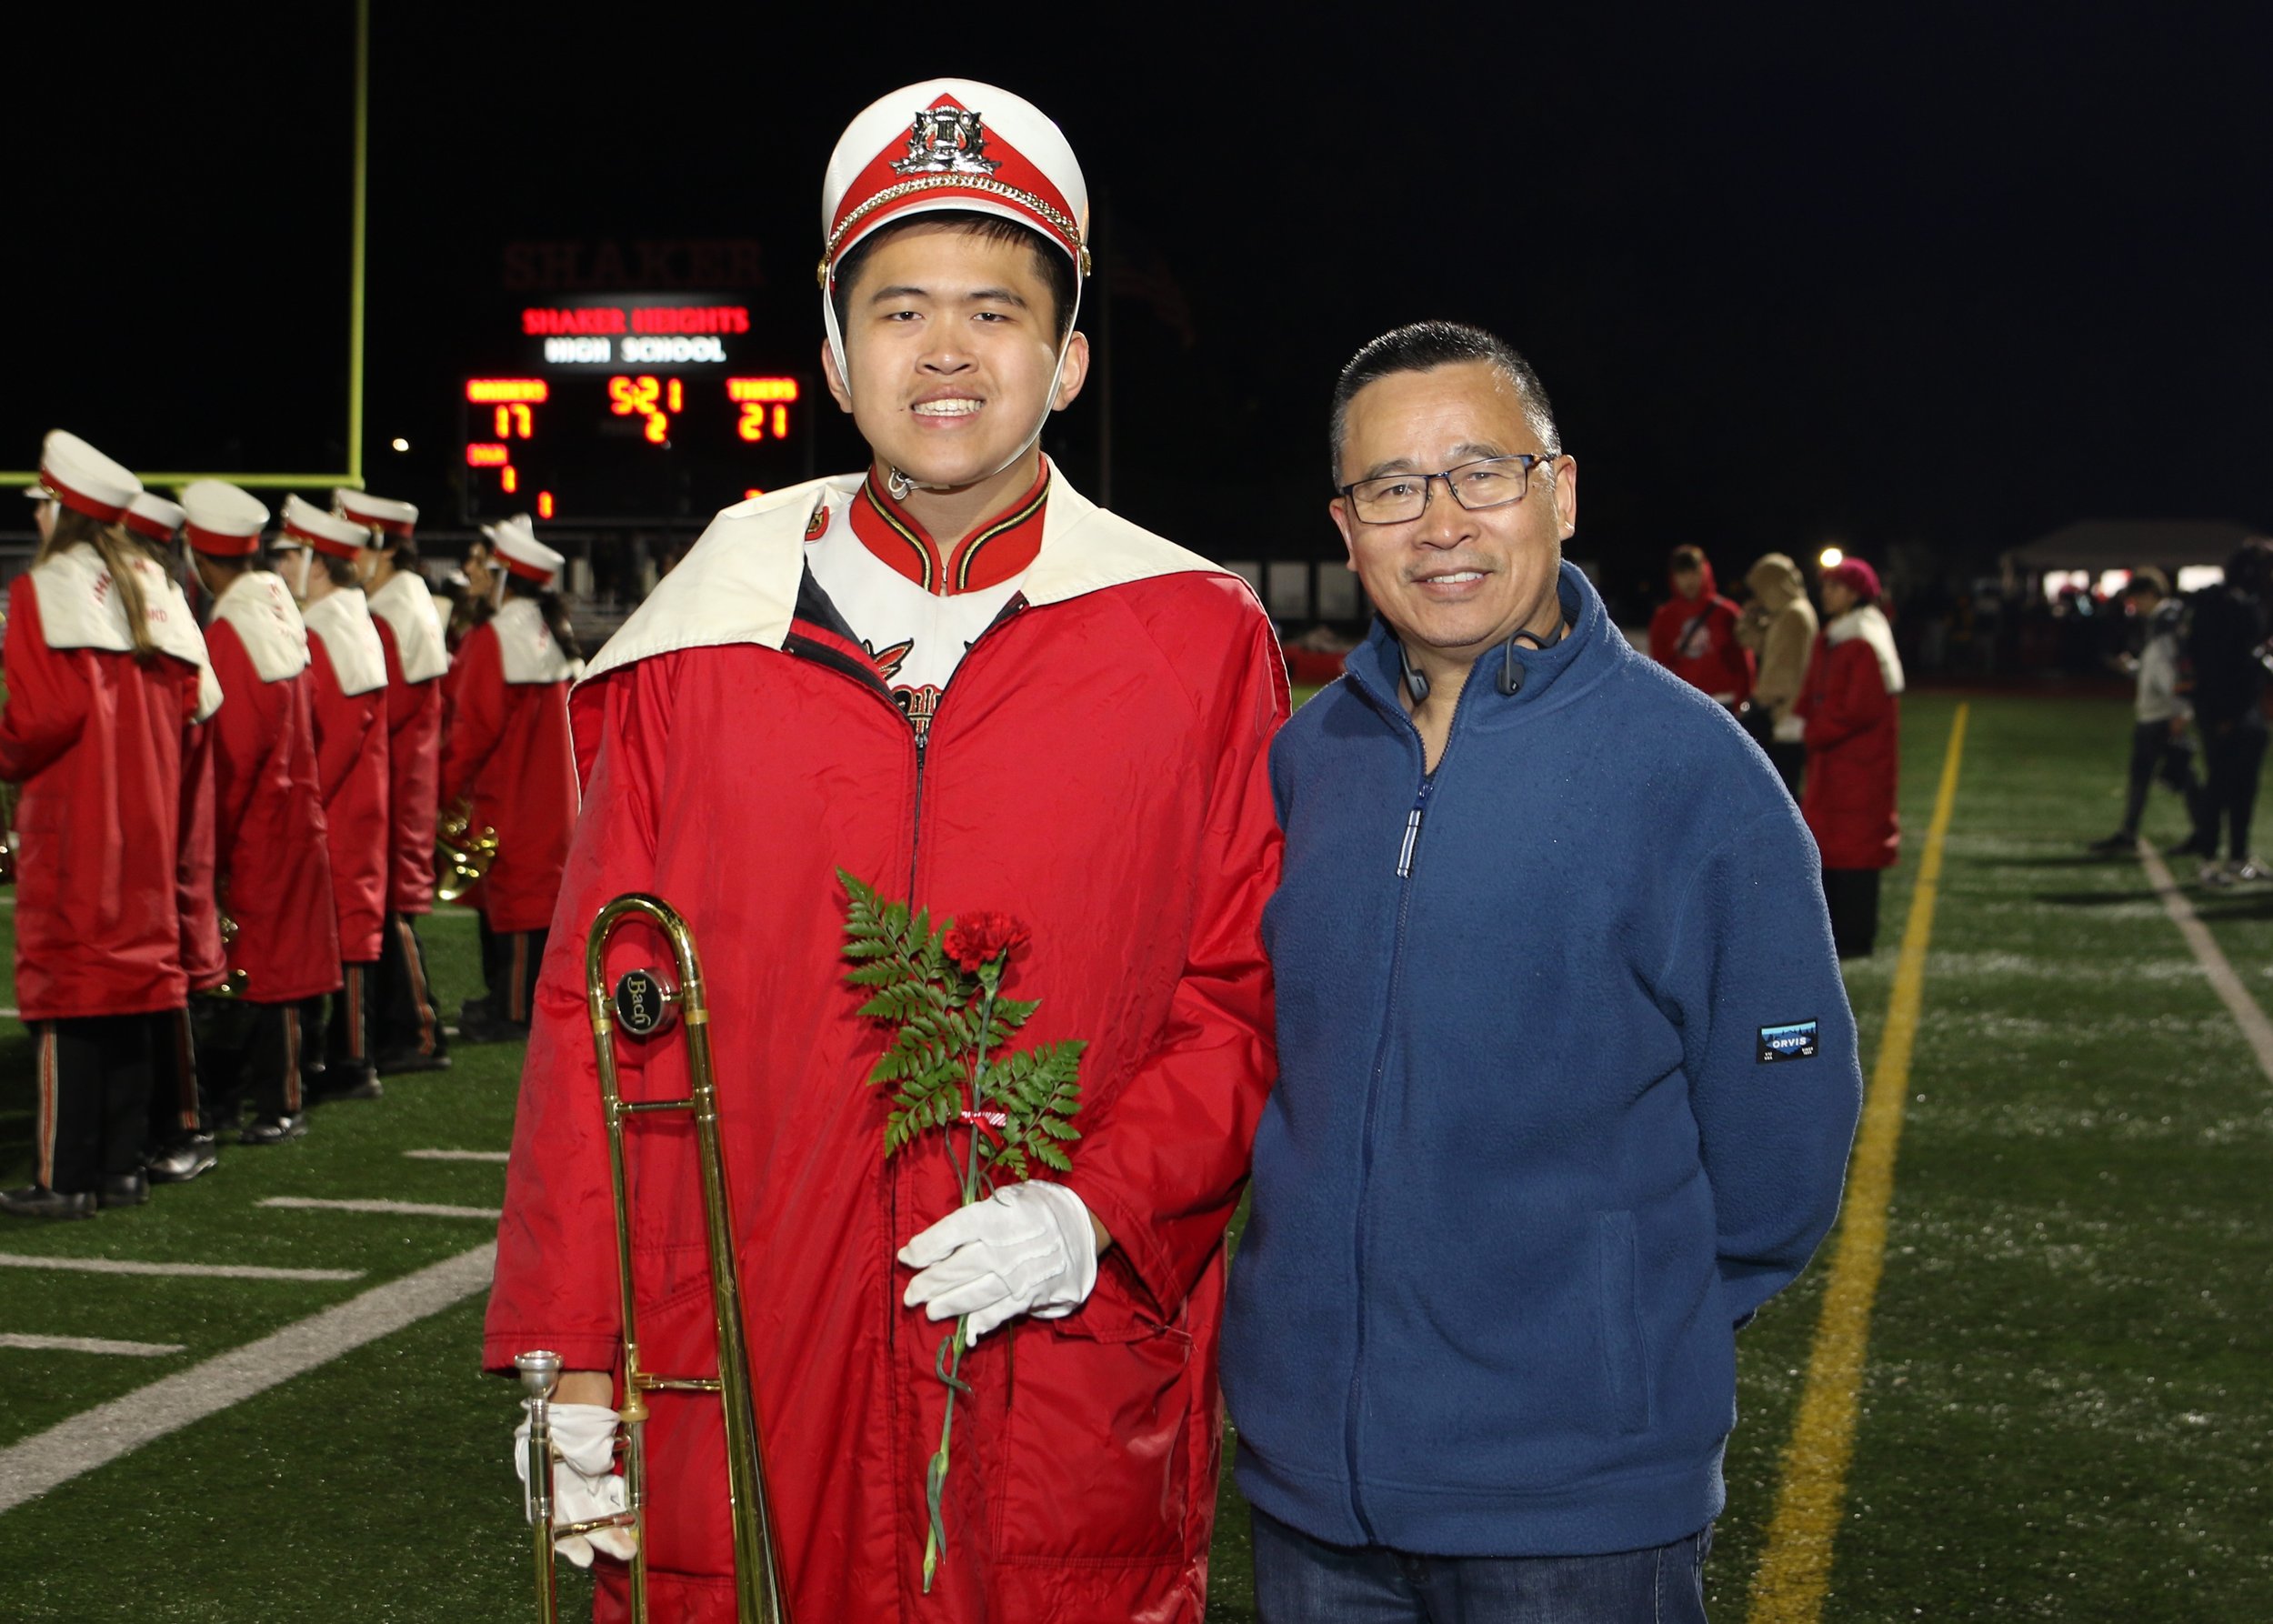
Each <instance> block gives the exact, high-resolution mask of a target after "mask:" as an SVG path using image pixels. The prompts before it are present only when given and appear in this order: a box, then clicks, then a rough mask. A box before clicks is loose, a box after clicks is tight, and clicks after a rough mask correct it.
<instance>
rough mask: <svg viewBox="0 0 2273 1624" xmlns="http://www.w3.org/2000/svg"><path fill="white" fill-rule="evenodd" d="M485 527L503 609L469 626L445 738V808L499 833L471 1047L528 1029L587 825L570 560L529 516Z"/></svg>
mask: <svg viewBox="0 0 2273 1624" xmlns="http://www.w3.org/2000/svg"><path fill="white" fill-rule="evenodd" d="M482 534H483V535H485V536H487V537H489V543H490V547H491V549H492V551H493V553H494V554H495V559H496V562H495V564H494V565H493V566H492V568H493V577H494V587H493V592H492V598H491V602H492V606H493V608H494V609H495V613H493V614H492V615H491V616H490V617H489V618H488V619H487V620H486V621H484V622H483V623H482V624H481V625H479V626H477V627H475V628H474V629H473V631H472V632H470V633H468V634H467V636H466V641H465V642H464V643H463V644H461V645H459V647H458V651H457V658H456V660H455V661H454V662H453V663H452V665H451V667H450V676H449V682H448V688H447V695H448V702H449V719H448V727H447V730H446V735H445V737H444V740H443V746H442V805H443V807H444V808H445V810H447V809H449V808H451V807H460V806H463V807H466V808H468V809H469V813H470V818H471V823H470V827H472V828H473V829H475V830H476V831H478V830H481V829H494V830H496V835H497V856H496V860H495V861H494V862H492V863H491V864H490V867H489V872H488V874H487V875H486V877H484V878H483V880H482V882H481V884H480V885H479V886H478V887H476V889H475V891H474V893H473V894H472V895H471V896H470V897H468V898H467V900H468V901H473V902H475V903H476V906H478V907H479V908H480V909H481V941H482V976H483V979H484V981H485V982H486V984H487V988H488V990H487V991H486V992H485V993H484V994H483V995H482V996H481V997H475V998H468V999H466V1003H465V1006H464V1007H463V1008H462V1009H461V1010H460V1012H459V1015H458V1036H459V1038H460V1039H461V1040H462V1041H464V1042H466V1043H494V1042H499V1041H503V1040H506V1039H510V1038H526V1036H528V1029H529V1000H530V997H531V995H532V994H533V993H534V991H535V989H536V967H537V965H538V963H539V962H540V961H541V960H542V959H543V958H544V956H545V937H546V927H548V926H550V925H551V923H552V918H553V904H554V902H555V900H556V898H557V897H559V895H560V873H561V867H562V865H563V864H564V863H566V861H567V858H568V838H569V836H570V834H571V832H572V831H573V830H574V829H575V827H576V754H575V751H574V750H573V748H572V747H571V746H570V744H569V740H568V685H569V683H570V682H572V681H574V680H575V679H576V676H577V674H578V673H579V672H580V671H582V670H583V668H584V667H583V661H582V659H581V657H580V656H581V651H580V650H579V649H578V648H577V647H576V633H575V631H574V630H573V629H571V627H569V624H568V616H567V612H566V610H565V609H564V608H563V607H562V606H561V602H560V596H559V594H558V592H557V590H556V583H557V582H558V580H559V578H560V572H561V569H562V566H565V565H566V563H567V560H566V559H565V558H563V557H562V556H560V555H559V554H558V553H556V552H555V551H554V550H553V549H552V548H550V547H548V546H546V545H545V544H544V543H543V542H541V541H539V540H537V539H536V531H535V530H534V529H533V528H532V527H531V526H530V525H529V521H528V520H527V518H526V517H525V516H515V517H513V518H509V519H506V520H505V521H503V522H502V523H499V524H496V525H486V526H483V528H482Z"/></svg>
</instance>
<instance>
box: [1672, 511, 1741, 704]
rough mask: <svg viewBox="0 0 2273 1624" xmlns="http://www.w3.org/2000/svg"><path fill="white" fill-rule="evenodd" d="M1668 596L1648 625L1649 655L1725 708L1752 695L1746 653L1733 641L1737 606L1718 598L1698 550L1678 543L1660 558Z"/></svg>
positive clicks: (1709, 568) (1710, 570)
mask: <svg viewBox="0 0 2273 1624" xmlns="http://www.w3.org/2000/svg"><path fill="white" fill-rule="evenodd" d="M1666 567H1667V572H1668V578H1669V579H1670V581H1671V583H1672V586H1673V596H1672V597H1670V598H1669V599H1667V601H1666V602H1665V603H1663V604H1660V605H1659V606H1657V615H1656V616H1655V617H1653V618H1652V619H1651V620H1650V623H1649V657H1650V658H1651V659H1653V660H1656V661H1657V663H1658V664H1659V665H1661V666H1663V667H1667V669H1668V670H1670V671H1671V672H1672V673H1673V674H1674V675H1675V676H1676V677H1679V678H1680V679H1681V680H1682V681H1683V682H1686V683H1687V684H1688V685H1689V686H1690V687H1693V688H1701V689H1703V690H1704V691H1705V692H1706V693H1707V694H1710V695H1711V696H1712V697H1714V698H1716V699H1717V700H1719V701H1720V703H1721V704H1723V705H1725V706H1727V707H1728V708H1729V709H1730V710H1732V711H1733V710H1737V709H1739V708H1740V707H1742V706H1743V705H1744V702H1745V701H1746V700H1747V698H1749V697H1751V694H1752V656H1751V654H1750V653H1749V652H1748V651H1747V649H1746V648H1745V647H1744V645H1743V644H1742V643H1740V642H1738V641H1737V606H1736V605H1735V604H1733V603H1730V602H1729V601H1728V600H1727V598H1725V597H1723V596H1720V594H1719V592H1718V591H1717V589H1716V588H1715V586H1714V583H1713V566H1712V564H1711V563H1710V561H1708V560H1707V558H1706V556H1705V554H1704V551H1703V549H1702V548H1698V547H1691V546H1679V547H1676V548H1674V549H1673V552H1672V554H1671V555H1670V556H1668V557H1667V560H1666Z"/></svg>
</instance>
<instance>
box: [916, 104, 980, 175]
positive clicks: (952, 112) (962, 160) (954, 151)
mask: <svg viewBox="0 0 2273 1624" xmlns="http://www.w3.org/2000/svg"><path fill="white" fill-rule="evenodd" d="M1001 167H1002V165H1000V164H999V163H997V162H996V160H994V159H993V158H990V157H988V156H986V127H985V125H984V123H983V121H982V118H981V115H978V114H976V113H970V112H966V111H965V110H964V109H963V108H961V107H956V106H953V105H949V106H942V107H928V108H926V109H925V110H923V111H922V112H919V113H917V114H916V119H915V122H914V123H913V124H912V125H909V126H908V132H907V155H906V157H904V158H897V159H895V160H894V161H893V164H892V173H893V174H895V175H992V174H994V172H995V171H996V170H997V169H999V168H1001Z"/></svg>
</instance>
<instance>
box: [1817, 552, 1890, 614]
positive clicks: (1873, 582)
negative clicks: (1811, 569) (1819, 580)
mask: <svg viewBox="0 0 2273 1624" xmlns="http://www.w3.org/2000/svg"><path fill="white" fill-rule="evenodd" d="M1834 581H1837V582H1838V583H1839V585H1840V586H1844V587H1846V588H1847V590H1848V591H1849V592H1852V593H1853V594H1854V595H1855V596H1856V597H1857V598H1858V599H1860V600H1861V601H1862V602H1864V603H1869V602H1871V601H1872V600H1874V599H1875V598H1877V596H1878V572H1877V570H1875V569H1873V568H1871V567H1870V566H1869V565H1867V564H1866V563H1864V562H1863V561H1862V560H1861V559H1860V558H1842V559H1841V560H1840V561H1839V562H1838V563H1837V564H1834V565H1833V566H1831V567H1830V568H1828V569H1827V570H1825V571H1824V572H1823V584H1824V585H1825V586H1829V585H1830V584H1831V583H1832V582H1834Z"/></svg>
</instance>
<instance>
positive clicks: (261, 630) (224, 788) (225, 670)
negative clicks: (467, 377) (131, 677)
mask: <svg viewBox="0 0 2273 1624" xmlns="http://www.w3.org/2000/svg"><path fill="white" fill-rule="evenodd" d="M182 506H183V507H184V508H185V509H186V510H187V512H188V515H189V519H188V524H187V526H186V530H187V535H188V536H189V545H190V550H191V553H192V555H193V557H194V559H195V564H196V566H197V577H198V579H199V581H201V582H202V583H203V584H204V586H205V591H206V592H207V593H208V594H209V595H210V596H212V598H213V600H214V604H213V614H212V617H211V619H210V620H209V621H208V623H207V625H206V627H205V643H206V647H208V648H209V649H210V650H211V652H212V657H213V669H214V675H215V676H216V677H219V678H220V679H221V691H222V693H223V695H224V696H225V703H224V704H223V705H222V707H221V713H220V715H219V716H218V717H216V718H215V723H216V725H215V730H214V849H215V889H216V893H217V896H218V897H219V901H220V907H221V912H222V915H223V916H224V917H225V918H226V919H228V920H229V921H230V922H231V924H232V925H233V926H234V931H233V932H231V933H227V934H228V959H229V972H230V974H229V983H228V986H229V988H230V989H231V990H232V991H234V993H235V997H234V998H233V999H208V1000H205V1002H206V1003H207V1005H208V1006H209V1010H208V1014H209V1017H210V1020H211V1029H212V1033H213V1038H214V1041H213V1043H212V1044H211V1045H210V1046H209V1047H210V1050H211V1052H212V1056H213V1062H214V1067H215V1070H216V1071H217V1072H218V1073H219V1074H220V1075H219V1076H217V1077H216V1078H215V1080H214V1083H213V1085H212V1090H211V1091H212V1093H213V1096H214V1098H215V1106H216V1109H217V1112H218V1118H219V1126H221V1127H223V1128H225V1127H228V1126H230V1125H231V1124H232V1123H233V1122H234V1121H235V1116H236V1110H237V1106H238V1104H239V1103H240V1101H241V1100H242V1099H243V1098H244V1097H245V1096H246V1095H249V1096H250V1097H251V1098H252V1101H253V1109H254V1118H253V1120H252V1121H251V1122H250V1123H248V1124H246V1125H245V1128H244V1131H243V1132H242V1133H241V1134H240V1135H239V1136H238V1137H239V1138H240V1140H241V1141H242V1142H243V1143H245V1144H247V1145H276V1144H282V1143H283V1142H284V1141H285V1140H286V1139H295V1138H299V1137H300V1136H301V1135H302V1134H304V1133H305V1132H306V1131H307V1118H306V1101H305V1099H304V1098H303V1097H302V1094H301V1087H300V1046H301V1044H302V1043H303V1042H304V1041H305V1034H304V1033H303V1032H302V1031H301V1029H300V1004H301V1001H302V1000H303V999H305V998H310V997H320V996H321V995H323V994H325V993H331V992H337V991H338V990H339V987H340V973H339V922H338V920H337V918H336V917H335V916H334V913H333V904H332V871H331V858H330V856H329V853H328V852H327V851H326V849H325V828H324V804H323V794H322V789H321V787H320V786H319V785H318V783H317V779H316V767H315V729H314V724H313V722H312V719H311V717H310V712H309V707H310V705H311V703H312V699H313V694H314V689H315V681H314V678H312V677H310V676H309V674H308V638H307V629H306V627H305V625H304V624H303V623H302V622H301V619H300V611H299V610H298V608H297V607H295V606H294V604H293V601H292V594H291V593H290V592H289V591H288V590H287V589H286V588H285V584H284V582H283V581H281V580H279V579H278V578H277V577H276V576H275V575H273V574H271V573H270V572H269V571H267V570H265V569H260V568H257V567H255V565H256V562H257V558H258V555H259V552H260V533H261V527H262V526H264V525H265V524H266V523H267V522H268V510H267V509H266V508H265V507H264V506H261V505H260V503H258V502H256V501H255V500H254V499H253V498H252V497H251V496H247V495H246V494H245V492H243V491H241V490H239V489H238V488H237V487H236V486H233V485H227V484H225V483H223V482H222V481H220V480H217V479H200V480H198V481H197V482H196V483H195V484H194V485H192V486H189V488H188V489H186V490H185V491H184V492H183V493H182ZM239 972H242V981H241V982H240V981H239V979H238V975H239ZM205 1047H206V1046H201V1048H205Z"/></svg>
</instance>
